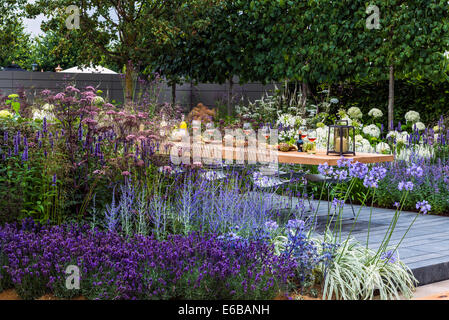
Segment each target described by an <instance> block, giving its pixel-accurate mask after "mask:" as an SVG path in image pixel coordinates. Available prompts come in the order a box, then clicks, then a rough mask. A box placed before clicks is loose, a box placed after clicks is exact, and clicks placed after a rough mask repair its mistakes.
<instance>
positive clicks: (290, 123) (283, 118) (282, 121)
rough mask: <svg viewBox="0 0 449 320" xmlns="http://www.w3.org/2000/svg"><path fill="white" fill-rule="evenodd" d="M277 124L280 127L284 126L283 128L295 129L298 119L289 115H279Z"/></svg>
mask: <svg viewBox="0 0 449 320" xmlns="http://www.w3.org/2000/svg"><path fill="white" fill-rule="evenodd" d="M276 124H277V125H278V126H279V125H282V126H283V127H295V125H296V117H295V116H292V115H291V114H289V113H283V114H281V115H279V119H278V120H277V121H276Z"/></svg>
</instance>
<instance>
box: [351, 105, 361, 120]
mask: <svg viewBox="0 0 449 320" xmlns="http://www.w3.org/2000/svg"><path fill="white" fill-rule="evenodd" d="M348 115H349V116H350V117H351V118H353V119H361V118H362V117H363V113H362V111H360V109H359V108H357V107H351V108H349V109H348Z"/></svg>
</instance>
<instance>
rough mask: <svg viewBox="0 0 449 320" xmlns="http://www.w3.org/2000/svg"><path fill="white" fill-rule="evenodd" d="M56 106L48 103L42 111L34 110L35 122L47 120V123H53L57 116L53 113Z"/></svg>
mask: <svg viewBox="0 0 449 320" xmlns="http://www.w3.org/2000/svg"><path fill="white" fill-rule="evenodd" d="M54 108H55V106H54V105H52V104H49V103H46V104H44V105H43V106H42V108H40V109H33V120H43V119H44V118H46V120H47V121H53V120H54V119H55V115H54V113H53V110H54Z"/></svg>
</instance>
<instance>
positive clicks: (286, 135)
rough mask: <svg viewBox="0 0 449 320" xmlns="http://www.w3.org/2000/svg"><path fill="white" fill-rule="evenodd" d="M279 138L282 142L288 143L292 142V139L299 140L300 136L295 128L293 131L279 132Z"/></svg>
mask: <svg viewBox="0 0 449 320" xmlns="http://www.w3.org/2000/svg"><path fill="white" fill-rule="evenodd" d="M278 137H279V141H280V142H287V141H290V140H291V139H292V138H293V139H295V140H296V139H297V138H298V134H297V132H296V130H295V129H294V128H292V129H288V130H281V131H280V132H279V136H278Z"/></svg>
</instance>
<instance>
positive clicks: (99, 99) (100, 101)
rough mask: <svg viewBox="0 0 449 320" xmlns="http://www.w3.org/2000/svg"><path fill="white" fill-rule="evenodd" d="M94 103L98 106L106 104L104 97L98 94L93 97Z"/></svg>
mask: <svg viewBox="0 0 449 320" xmlns="http://www.w3.org/2000/svg"><path fill="white" fill-rule="evenodd" d="M93 103H94V104H95V105H96V106H101V105H103V104H104V99H103V98H102V97H100V96H96V97H95V98H94V99H93Z"/></svg>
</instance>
